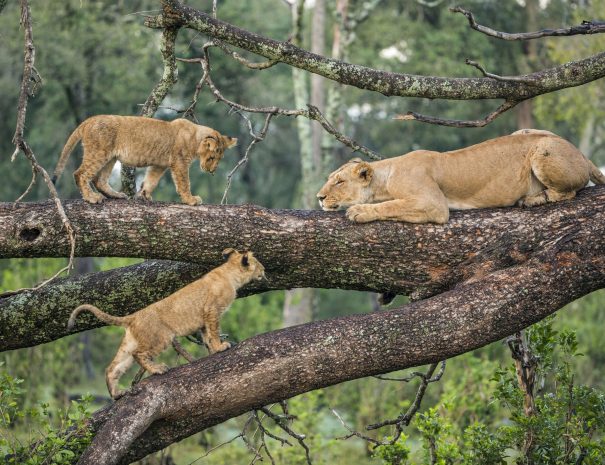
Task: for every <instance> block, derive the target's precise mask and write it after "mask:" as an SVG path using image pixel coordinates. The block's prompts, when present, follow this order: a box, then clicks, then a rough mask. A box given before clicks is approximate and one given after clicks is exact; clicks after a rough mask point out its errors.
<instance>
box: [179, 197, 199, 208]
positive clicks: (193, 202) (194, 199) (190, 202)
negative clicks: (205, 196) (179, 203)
mask: <svg viewBox="0 0 605 465" xmlns="http://www.w3.org/2000/svg"><path fill="white" fill-rule="evenodd" d="M183 201H184V202H185V203H186V204H187V205H192V206H195V205H201V204H202V198H201V197H200V196H199V195H194V196H192V197H191V198H189V199H186V200H183Z"/></svg>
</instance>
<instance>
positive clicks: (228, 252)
mask: <svg viewBox="0 0 605 465" xmlns="http://www.w3.org/2000/svg"><path fill="white" fill-rule="evenodd" d="M235 252H237V250H235V249H232V248H231V247H230V248H228V249H225V250H223V260H229V257H230V256H231V254H232V253H235Z"/></svg>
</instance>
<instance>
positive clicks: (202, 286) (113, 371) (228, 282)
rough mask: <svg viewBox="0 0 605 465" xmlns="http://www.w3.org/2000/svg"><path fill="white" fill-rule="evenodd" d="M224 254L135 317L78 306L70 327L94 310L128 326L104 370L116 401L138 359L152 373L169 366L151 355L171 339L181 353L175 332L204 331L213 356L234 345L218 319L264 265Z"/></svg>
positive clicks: (260, 273) (240, 255)
mask: <svg viewBox="0 0 605 465" xmlns="http://www.w3.org/2000/svg"><path fill="white" fill-rule="evenodd" d="M223 254H224V256H226V257H227V261H226V262H225V263H224V264H222V265H221V266H219V267H217V268H215V269H214V270H212V271H210V272H209V273H207V274H206V275H204V276H203V277H202V278H200V279H198V280H197V281H194V282H192V283H191V284H188V285H187V286H185V287H183V288H182V289H180V290H178V291H176V292H175V293H174V294H171V295H169V296H168V297H166V298H165V299H162V300H160V301H158V302H155V303H153V304H151V305H149V306H148V307H145V308H143V309H142V310H139V311H138V312H136V313H133V314H131V315H128V316H125V317H116V316H112V315H109V314H107V313H105V312H103V311H101V310H99V309H98V308H97V307H95V306H93V305H89V304H84V305H80V306H79V307H78V308H76V309H75V310H74V311H73V312H72V314H71V316H70V318H69V323H68V325H67V327H68V329H71V328H73V326H74V324H75V320H76V318H77V316H78V315H79V314H80V312H83V311H88V312H91V313H93V314H94V315H95V316H96V317H97V318H98V319H100V320H101V321H103V322H105V323H107V324H111V325H119V326H123V327H125V328H126V333H125V334H124V338H123V339H122V343H121V344H120V347H119V349H118V352H117V353H116V355H115V357H114V359H113V361H112V362H111V364H110V365H109V366H108V367H107V370H106V372H105V374H106V381H107V388H108V389H109V393H110V394H111V396H112V397H113V398H114V399H117V398H118V397H120V396H122V395H123V394H124V393H125V391H121V390H119V389H118V382H119V379H120V377H121V376H122V375H123V374H124V373H125V372H126V371H127V370H128V369H129V368H130V367H131V366H132V364H133V362H134V361H135V360H136V361H137V363H138V364H139V365H141V367H142V368H144V369H145V370H147V371H149V372H150V373H153V374H155V373H164V372H165V371H166V370H167V369H168V368H167V367H166V365H162V364H158V363H156V362H154V361H153V358H154V357H156V356H157V355H159V354H160V353H161V352H163V351H164V350H165V349H166V348H167V347H168V346H169V345H170V344H171V343H172V344H173V345H174V346H175V349H176V350H177V351H178V352H179V353H181V354H182V352H181V350H182V348H181V347H180V345H178V342H176V340H175V338H176V337H177V336H186V335H189V334H192V333H194V332H196V331H198V330H200V329H201V331H202V338H203V341H204V343H205V344H206V346H207V347H208V350H209V352H210V353H211V354H212V353H215V352H220V351H223V350H226V349H228V348H229V347H231V345H230V344H229V343H228V342H221V340H220V336H219V333H220V329H219V320H220V317H221V315H222V314H223V313H224V312H225V311H226V310H227V309H228V308H229V306H230V305H231V303H232V302H233V300H234V299H235V296H236V291H237V289H239V288H240V287H242V286H243V285H245V284H247V283H249V282H250V281H252V280H254V279H263V278H264V277H265V268H264V267H263V265H262V264H261V263H260V262H259V261H258V260H257V259H256V258H255V257H254V255H253V254H252V252H244V253H239V252H237V251H236V250H233V249H227V250H225V251H224V252H223ZM183 355H184V354H183ZM184 356H185V358H187V359H188V360H191V359H190V358H189V357H187V356H186V355H184Z"/></svg>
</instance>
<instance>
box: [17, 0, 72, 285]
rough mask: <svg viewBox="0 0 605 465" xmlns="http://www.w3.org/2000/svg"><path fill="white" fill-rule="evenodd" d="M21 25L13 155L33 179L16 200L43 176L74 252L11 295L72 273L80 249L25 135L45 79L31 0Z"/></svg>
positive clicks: (24, 4)
mask: <svg viewBox="0 0 605 465" xmlns="http://www.w3.org/2000/svg"><path fill="white" fill-rule="evenodd" d="M21 25H22V26H23V29H24V35H25V38H24V42H25V45H24V59H23V78H22V81H21V88H20V91H19V101H18V105H17V124H16V128H15V135H14V136H13V144H15V151H14V153H13V155H12V157H11V161H15V159H16V157H17V155H18V154H19V152H23V154H24V155H25V157H26V158H27V159H28V160H29V162H30V163H31V166H32V180H31V181H30V184H29V186H28V187H27V189H26V191H25V192H24V193H23V194H22V195H21V196H20V197H19V198H18V199H17V200H16V202H15V203H17V202H20V201H21V200H22V199H23V197H25V195H27V193H28V192H29V191H30V190H31V188H32V187H33V185H34V183H35V182H36V177H37V175H38V174H40V175H41V176H42V178H43V179H44V182H45V184H46V186H47V187H48V190H49V192H50V196H51V199H52V200H53V202H54V204H55V208H56V209H57V213H58V214H59V218H60V219H61V223H62V225H63V228H64V229H65V231H66V232H67V236H68V238H69V243H70V252H69V261H68V263H67V266H65V267H64V268H62V269H60V270H59V271H57V272H56V273H55V274H54V275H53V276H51V277H50V278H49V279H46V280H44V281H43V282H42V283H40V284H38V285H37V286H35V287H34V288H23V289H17V290H15V291H10V294H16V293H20V292H23V291H27V290H35V289H39V288H41V287H42V286H44V285H46V284H48V283H50V282H51V281H53V280H54V279H55V278H56V277H58V276H59V275H61V274H63V272H65V271H67V272H69V271H70V270H71V269H72V268H73V263H74V253H75V248H76V236H75V233H74V230H73V228H72V226H71V223H70V222H69V219H68V218H67V215H66V214H65V210H64V209H63V204H62V203H61V200H59V195H58V194H57V190H56V189H55V186H54V184H53V183H52V180H51V178H50V176H49V175H48V173H47V172H46V170H45V169H44V168H43V167H42V166H41V165H40V164H39V163H38V161H37V160H36V156H35V155H34V152H33V150H32V149H31V147H30V146H29V144H28V143H27V141H26V140H25V138H24V129H25V117H26V113H27V103H28V99H29V97H30V96H33V95H34V93H35V91H36V89H37V86H38V85H39V84H40V83H41V82H42V78H41V77H40V74H39V73H38V71H37V70H36V68H35V66H34V63H35V59H36V49H35V47H34V39H33V32H32V19H31V11H30V8H29V4H28V2H27V0H21Z"/></svg>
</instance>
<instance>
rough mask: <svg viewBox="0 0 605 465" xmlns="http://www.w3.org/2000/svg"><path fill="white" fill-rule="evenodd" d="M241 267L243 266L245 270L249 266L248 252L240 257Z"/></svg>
mask: <svg viewBox="0 0 605 465" xmlns="http://www.w3.org/2000/svg"><path fill="white" fill-rule="evenodd" d="M242 265H244V266H245V267H246V268H247V267H248V266H250V261H249V260H248V252H246V253H244V255H242Z"/></svg>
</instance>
